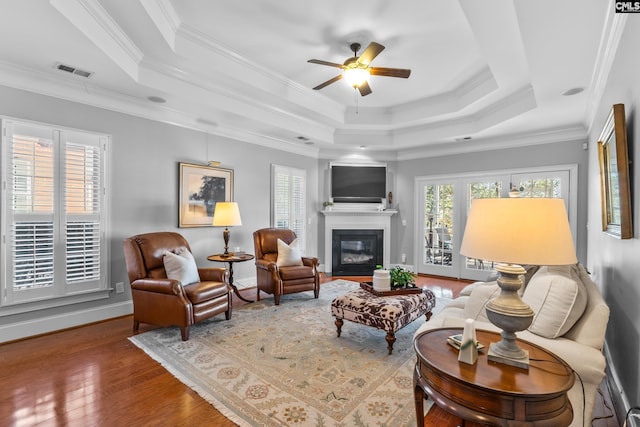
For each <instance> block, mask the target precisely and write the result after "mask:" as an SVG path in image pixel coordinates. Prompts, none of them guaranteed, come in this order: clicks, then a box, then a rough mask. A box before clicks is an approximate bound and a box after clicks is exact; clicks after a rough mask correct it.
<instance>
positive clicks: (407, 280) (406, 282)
mask: <svg viewBox="0 0 640 427" xmlns="http://www.w3.org/2000/svg"><path fill="white" fill-rule="evenodd" d="M416 276H417V275H416V273H414V272H413V271H409V270H407V269H405V268H404V267H401V266H399V265H397V266H395V267H393V268H391V269H390V270H389V277H390V279H391V288H392V289H393V288H396V289H397V288H405V289H406V288H414V287H415V280H414V279H415V278H416Z"/></svg>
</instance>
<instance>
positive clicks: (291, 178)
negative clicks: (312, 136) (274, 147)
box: [271, 165, 307, 248]
mask: <svg viewBox="0 0 640 427" xmlns="http://www.w3.org/2000/svg"><path fill="white" fill-rule="evenodd" d="M306 176H307V175H306V171H305V170H302V169H295V168H290V167H286V166H279V165H273V166H272V182H273V195H272V223H271V226H272V227H275V228H289V229H291V230H293V231H294V232H295V233H296V236H298V240H299V241H300V247H301V248H305V244H306V242H305V237H306V228H305V226H306V199H307V184H306V181H307V179H306Z"/></svg>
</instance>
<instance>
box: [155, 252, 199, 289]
mask: <svg viewBox="0 0 640 427" xmlns="http://www.w3.org/2000/svg"><path fill="white" fill-rule="evenodd" d="M162 262H163V263H164V269H165V271H166V272H167V278H169V279H173V280H178V281H180V283H182V285H183V286H184V285H190V284H191V283H196V282H199V281H200V275H199V274H198V266H197V265H196V260H195V259H194V258H193V255H191V252H189V251H188V250H186V249H183V250H181V251H179V252H178V253H175V254H174V253H173V252H169V251H165V252H164V256H163V257H162Z"/></svg>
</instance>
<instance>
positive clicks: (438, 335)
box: [413, 328, 574, 427]
mask: <svg viewBox="0 0 640 427" xmlns="http://www.w3.org/2000/svg"><path fill="white" fill-rule="evenodd" d="M460 333H462V329H459V328H454V329H445V328H441V329H434V330H431V331H425V332H424V333H422V334H420V335H419V336H417V337H416V339H415V342H414V348H415V351H416V355H417V362H416V368H415V370H414V373H413V385H414V394H415V406H416V417H417V426H418V427H422V425H423V423H424V412H423V409H424V406H423V405H424V402H423V400H424V399H425V398H427V397H430V398H431V399H433V401H434V402H435V403H436V405H438V406H439V407H441V408H442V409H444V410H445V411H447V412H450V413H452V414H454V415H456V416H458V417H460V418H462V419H463V420H468V421H473V422H477V423H480V424H488V425H496V426H528V427H534V426H535V427H560V426H568V425H569V424H570V423H571V420H572V419H573V409H572V408H571V403H570V402H569V398H568V396H567V391H568V390H569V389H570V388H571V387H572V386H573V382H574V373H573V370H572V369H571V368H570V367H569V365H567V363H566V362H565V361H563V360H562V359H560V358H559V357H558V356H556V355H554V354H553V353H551V352H548V351H546V350H545V349H543V348H542V347H539V346H537V345H535V344H532V343H530V342H526V341H522V340H518V345H519V346H520V347H522V348H523V349H525V350H529V358H530V366H529V369H522V368H517V367H514V366H510V365H506V364H503V363H497V362H492V361H489V360H488V359H487V354H486V349H487V348H489V344H490V343H491V342H497V341H499V340H500V334H497V333H493V332H487V331H481V330H477V331H476V335H477V339H478V341H479V342H480V343H481V344H483V345H484V346H485V350H482V351H480V352H479V353H478V362H477V363H476V364H474V365H469V364H466V363H462V362H459V361H458V351H457V350H456V349H455V348H453V347H452V346H451V345H449V344H447V337H449V336H451V335H455V334H460Z"/></svg>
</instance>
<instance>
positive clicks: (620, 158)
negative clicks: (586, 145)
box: [598, 104, 633, 239]
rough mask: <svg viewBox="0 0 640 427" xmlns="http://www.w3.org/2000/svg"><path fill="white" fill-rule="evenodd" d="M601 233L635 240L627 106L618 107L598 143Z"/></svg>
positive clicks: (611, 114) (606, 124) (615, 106)
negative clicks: (626, 115)
mask: <svg viewBox="0 0 640 427" xmlns="http://www.w3.org/2000/svg"><path fill="white" fill-rule="evenodd" d="M598 159H599V163H600V182H601V201H602V231H604V232H605V233H607V234H609V235H611V236H614V237H617V238H619V239H631V238H633V224H632V219H633V216H632V213H631V190H630V177H629V148H628V146H627V125H626V119H625V111H624V104H615V105H614V106H613V107H612V109H611V112H610V113H609V116H608V117H607V121H606V123H605V125H604V128H603V130H602V133H601V134H600V138H599V139H598Z"/></svg>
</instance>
